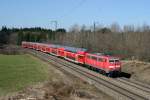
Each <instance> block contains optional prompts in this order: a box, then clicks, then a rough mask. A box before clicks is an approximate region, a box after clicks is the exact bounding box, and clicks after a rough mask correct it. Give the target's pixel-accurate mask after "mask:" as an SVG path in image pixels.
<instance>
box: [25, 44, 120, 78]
mask: <svg viewBox="0 0 150 100" xmlns="http://www.w3.org/2000/svg"><path fill="white" fill-rule="evenodd" d="M22 47H23V48H30V49H35V50H38V51H41V52H44V53H49V54H51V55H54V56H58V57H62V58H64V59H66V60H68V61H71V62H74V63H77V64H83V65H85V66H87V67H88V68H90V69H93V70H96V71H98V72H100V73H102V74H104V75H107V76H114V75H115V76H116V75H119V74H120V72H121V62H120V60H119V58H117V57H113V56H109V55H104V54H103V53H90V52H88V50H87V49H84V48H75V47H69V46H62V45H54V44H44V43H36V42H25V41H23V42H22Z"/></svg>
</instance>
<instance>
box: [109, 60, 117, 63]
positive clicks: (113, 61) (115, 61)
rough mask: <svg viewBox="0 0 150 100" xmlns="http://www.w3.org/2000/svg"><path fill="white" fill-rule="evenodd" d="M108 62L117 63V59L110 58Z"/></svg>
mask: <svg viewBox="0 0 150 100" xmlns="http://www.w3.org/2000/svg"><path fill="white" fill-rule="evenodd" d="M109 62H110V63H117V62H119V59H110V60H109Z"/></svg>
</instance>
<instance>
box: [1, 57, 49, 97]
mask: <svg viewBox="0 0 150 100" xmlns="http://www.w3.org/2000/svg"><path fill="white" fill-rule="evenodd" d="M47 79H48V64H46V63H44V62H43V61H41V60H39V59H37V58H35V57H33V56H30V55H27V54H26V55H0V95H6V94H8V93H12V92H16V91H19V90H21V89H23V88H25V87H27V86H30V85H33V84H36V83H38V82H42V81H46V80H47Z"/></svg>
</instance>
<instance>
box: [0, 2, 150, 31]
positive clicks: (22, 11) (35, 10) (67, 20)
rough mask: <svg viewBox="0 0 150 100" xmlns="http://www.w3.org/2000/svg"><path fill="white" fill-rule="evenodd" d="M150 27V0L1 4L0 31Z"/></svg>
mask: <svg viewBox="0 0 150 100" xmlns="http://www.w3.org/2000/svg"><path fill="white" fill-rule="evenodd" d="M52 20H57V21H58V24H59V25H58V27H64V28H68V27H70V26H71V25H74V24H79V25H82V24H85V25H92V24H93V21H96V22H98V23H100V24H104V25H109V24H112V23H113V22H117V23H119V24H120V25H126V24H134V25H141V24H143V23H147V24H150V0H0V27H1V26H3V25H6V26H8V27H36V26H40V27H43V28H54V24H52V23H51V21H52Z"/></svg>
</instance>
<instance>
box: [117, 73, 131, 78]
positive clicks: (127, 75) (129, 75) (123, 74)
mask: <svg viewBox="0 0 150 100" xmlns="http://www.w3.org/2000/svg"><path fill="white" fill-rule="evenodd" d="M119 77H124V78H130V77H131V74H129V73H126V72H121V73H120V75H119Z"/></svg>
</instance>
